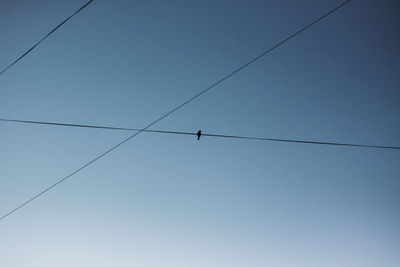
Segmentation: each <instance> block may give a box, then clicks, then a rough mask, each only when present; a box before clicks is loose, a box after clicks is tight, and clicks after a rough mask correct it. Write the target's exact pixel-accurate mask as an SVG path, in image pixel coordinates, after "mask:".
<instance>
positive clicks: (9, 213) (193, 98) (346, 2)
mask: <svg viewBox="0 0 400 267" xmlns="http://www.w3.org/2000/svg"><path fill="white" fill-rule="evenodd" d="M349 2H351V0H347V1H345V2H343V3H342V4H340V5H338V6H337V7H335V8H334V9H332V10H330V11H329V12H327V13H325V14H323V15H322V16H321V17H319V18H317V19H316V20H314V21H313V22H311V23H310V24H308V25H307V26H305V27H303V28H301V29H300V30H298V31H297V32H295V33H294V34H292V35H290V36H289V37H287V38H286V39H284V40H283V41H281V42H279V43H277V44H276V45H274V46H273V47H272V48H270V49H268V50H266V51H264V52H263V53H261V54H260V55H258V56H256V57H255V58H253V59H251V60H250V61H249V62H247V63H246V64H244V65H242V66H240V67H239V68H237V69H236V70H234V71H232V72H231V73H229V74H228V75H226V76H225V77H223V78H222V79H220V80H218V81H217V82H215V83H213V84H211V85H210V86H209V87H207V88H205V89H203V90H202V91H200V92H199V93H197V94H196V95H194V96H192V97H191V98H189V99H188V100H186V101H185V102H183V103H182V104H180V105H178V106H177V107H175V108H173V109H172V110H170V111H169V112H167V113H166V114H164V115H162V116H161V117H159V118H158V119H156V120H154V121H153V122H151V123H150V124H148V125H147V126H145V127H144V128H142V129H141V130H140V131H138V132H136V133H134V134H132V135H131V136H129V137H128V138H126V139H124V140H123V141H121V142H120V143H118V144H116V145H115V146H113V147H111V148H110V149H108V150H106V151H105V152H104V153H102V154H100V155H98V156H97V157H95V158H94V159H92V160H91V161H89V162H87V163H86V164H84V165H83V166H81V167H80V168H78V169H77V170H75V171H73V172H71V173H70V174H68V175H67V176H65V177H64V178H62V179H61V180H59V181H58V182H56V183H54V184H53V185H51V186H49V187H47V188H46V189H44V190H43V191H41V192H40V193H38V194H36V195H35V196H33V197H31V198H30V199H28V200H26V201H25V202H23V203H22V204H20V205H19V206H17V207H16V208H14V209H12V210H11V211H9V212H7V213H6V214H4V215H3V216H1V217H0V221H2V220H4V219H5V218H6V217H8V216H10V215H11V214H13V213H14V212H16V211H17V210H19V209H20V208H22V207H24V206H25V205H27V204H28V203H30V202H32V201H33V200H35V199H36V198H38V197H40V196H41V195H43V194H45V193H46V192H48V191H49V190H51V189H53V188H54V187H56V186H57V185H59V184H61V183H62V182H64V181H65V180H67V179H68V178H70V177H71V176H73V175H75V174H76V173H78V172H80V171H81V170H83V169H84V168H86V167H87V166H89V165H91V164H92V163H94V162H96V161H97V160H99V159H100V158H102V157H104V156H105V155H107V154H108V153H110V152H112V151H113V150H115V149H116V148H118V147H120V146H121V145H123V144H125V143H126V142H128V141H129V140H131V139H132V138H134V137H135V136H136V135H138V134H140V133H142V132H143V131H145V130H147V129H148V128H150V127H151V126H153V125H154V124H156V123H157V122H159V121H161V120H162V119H164V118H166V117H168V116H169V115H171V114H172V113H174V112H175V111H177V110H179V109H180V108H182V107H183V106H185V105H186V104H188V103H190V102H192V101H193V100H195V99H196V98H198V97H199V96H201V95H202V94H204V93H206V92H208V91H209V90H210V89H212V88H214V87H215V86H217V85H218V84H220V83H222V82H223V81H225V80H226V79H228V78H230V77H232V76H233V75H235V74H236V73H238V72H239V71H241V70H242V69H244V68H246V67H247V66H249V65H250V64H252V63H254V62H255V61H257V60H259V59H260V58H261V57H263V56H265V55H266V54H268V53H269V52H271V51H273V50H274V49H276V48H277V47H279V46H281V45H282V44H284V43H285V42H287V41H289V40H290V39H292V38H293V37H295V36H296V35H298V34H300V33H302V32H304V31H305V30H307V29H308V28H309V27H311V26H312V25H314V24H315V23H317V22H319V21H321V20H322V19H324V18H325V17H327V16H329V15H330V14H332V13H333V12H335V11H336V10H338V9H340V8H341V7H343V6H344V5H346V4H348V3H349Z"/></svg>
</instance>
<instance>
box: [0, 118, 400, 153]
mask: <svg viewBox="0 0 400 267" xmlns="http://www.w3.org/2000/svg"><path fill="white" fill-rule="evenodd" d="M0 121H4V122H17V123H30V124H40V125H51V126H65V127H79V128H92V129H105V130H122V131H136V132H138V131H140V129H137V128H136V129H135V128H127V127H112V126H101V125H87V124H72V123H60V122H44V121H30V120H13V119H1V118H0ZM143 132H150V133H162V134H180V135H195V136H196V135H197V133H194V132H183V131H166V130H143ZM201 136H208V137H220V138H234V139H246V140H258V141H272V142H286V143H302V144H314V145H330V146H348V147H364V148H380V149H400V147H398V146H381V145H366V144H352V143H338V142H322V141H310V140H299V139H297V140H294V139H282V138H267V137H252V136H238V135H224V134H210V133H202V134H201Z"/></svg>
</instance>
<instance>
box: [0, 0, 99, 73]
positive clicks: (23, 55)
mask: <svg viewBox="0 0 400 267" xmlns="http://www.w3.org/2000/svg"><path fill="white" fill-rule="evenodd" d="M92 2H93V0H90V1H88V2H87V3H86V4H84V5H83V6H82V7H80V8H79V9H78V10H77V11H75V12H74V13H73V14H72V15H71V16H69V17H68V18H66V19H64V20H63V21H62V22H61V23H60V24H58V25H57V26H56V27H55V28H54V29H52V30H51V31H50V32H49V33H48V34H46V35H45V36H44V37H42V39H40V40H39V42H37V43H36V44H34V45H33V46H32V47H31V48H29V49H28V50H27V51H26V52H25V53H23V54H22V55H21V56H20V57H19V58H17V59H16V60H14V61H13V62H12V63H11V64H10V65H8V66H7V67H6V68H5V69H3V70H2V71H1V72H0V76H1V75H2V74H3V73H4V72H6V71H7V70H8V69H9V68H11V67H12V66H13V65H14V64H15V63H17V62H18V61H20V60H21V59H22V58H23V57H25V56H26V55H27V54H29V53H30V52H31V51H32V50H33V49H35V48H36V46H38V45H39V44H40V43H41V42H43V41H44V40H45V39H47V37H49V36H50V35H51V34H52V33H54V32H55V31H56V30H57V29H58V28H60V27H61V26H62V25H63V24H64V23H66V22H67V21H68V20H70V19H71V18H72V17H73V16H75V15H76V14H78V13H79V12H81V11H82V10H83V9H84V8H85V7H87V6H88V5H89V4H90V3H92Z"/></svg>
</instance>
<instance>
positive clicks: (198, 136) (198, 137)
mask: <svg viewBox="0 0 400 267" xmlns="http://www.w3.org/2000/svg"><path fill="white" fill-rule="evenodd" d="M200 136H201V130H199V131H198V132H197V140H200Z"/></svg>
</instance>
